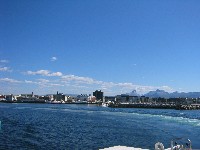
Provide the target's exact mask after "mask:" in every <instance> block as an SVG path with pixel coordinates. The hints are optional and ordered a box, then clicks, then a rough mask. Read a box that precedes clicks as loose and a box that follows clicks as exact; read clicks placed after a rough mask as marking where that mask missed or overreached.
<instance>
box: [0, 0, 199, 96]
mask: <svg viewBox="0 0 200 150" xmlns="http://www.w3.org/2000/svg"><path fill="white" fill-rule="evenodd" d="M199 14H200V1H198V0H181V1H180V0H162V1H161V0H151V1H149V0H84V1H83V0H59V1H56V0H17V1H16V0H0V94H11V93H12V94H22V93H31V92H34V93H35V94H40V95H41V94H53V93H56V92H57V91H59V92H61V93H66V94H91V93H92V92H93V91H95V90H102V91H103V92H104V95H117V94H122V93H129V92H131V91H132V90H136V91H137V93H139V94H144V93H147V92H149V91H153V90H156V89H161V90H165V91H168V92H173V91H179V92H200V79H199V77H200V15H199Z"/></svg>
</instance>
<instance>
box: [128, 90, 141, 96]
mask: <svg viewBox="0 0 200 150" xmlns="http://www.w3.org/2000/svg"><path fill="white" fill-rule="evenodd" d="M126 94H127V95H129V96H140V95H139V94H138V93H137V92H136V90H133V91H132V92H130V93H126Z"/></svg>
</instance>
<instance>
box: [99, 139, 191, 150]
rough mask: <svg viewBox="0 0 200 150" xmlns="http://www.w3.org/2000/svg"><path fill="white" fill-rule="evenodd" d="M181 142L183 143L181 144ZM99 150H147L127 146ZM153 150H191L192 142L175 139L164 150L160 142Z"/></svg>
mask: <svg viewBox="0 0 200 150" xmlns="http://www.w3.org/2000/svg"><path fill="white" fill-rule="evenodd" d="M183 140H184V141H185V140H186V141H185V142H183ZM178 141H182V142H183V143H184V144H182V143H179V142H178ZM100 150H149V149H142V148H135V147H127V146H120V145H119V146H113V147H108V148H104V149H100ZM155 150H192V142H191V141H190V140H189V139H185V138H176V139H173V140H171V147H169V148H167V149H165V147H164V145H163V144H162V143H161V142H157V143H156V144H155Z"/></svg>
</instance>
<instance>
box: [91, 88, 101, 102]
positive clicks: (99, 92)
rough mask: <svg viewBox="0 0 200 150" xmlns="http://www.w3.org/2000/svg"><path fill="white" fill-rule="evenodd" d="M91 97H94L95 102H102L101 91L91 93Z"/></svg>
mask: <svg viewBox="0 0 200 150" xmlns="http://www.w3.org/2000/svg"><path fill="white" fill-rule="evenodd" d="M93 96H95V97H96V99H97V100H101V101H103V92H102V91H101V90H96V91H95V92H93Z"/></svg>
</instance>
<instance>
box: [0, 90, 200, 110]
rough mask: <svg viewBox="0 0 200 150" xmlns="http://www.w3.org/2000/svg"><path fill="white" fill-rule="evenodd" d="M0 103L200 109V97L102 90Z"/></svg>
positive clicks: (2, 98)
mask: <svg viewBox="0 0 200 150" xmlns="http://www.w3.org/2000/svg"><path fill="white" fill-rule="evenodd" d="M0 102H4V103H48V104H98V105H100V106H107V107H114V108H157V109H182V110H194V109H200V97H198V98H182V97H179V98H163V97H146V96H138V95H137V96H135V95H129V94H121V95H116V96H104V93H103V92H102V91H101V90H96V91H94V92H93V94H89V95H88V94H80V95H77V94H63V93H59V92H58V91H57V93H56V94H47V95H42V96H41V95H34V93H33V92H32V93H31V94H20V95H13V94H10V95H0Z"/></svg>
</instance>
